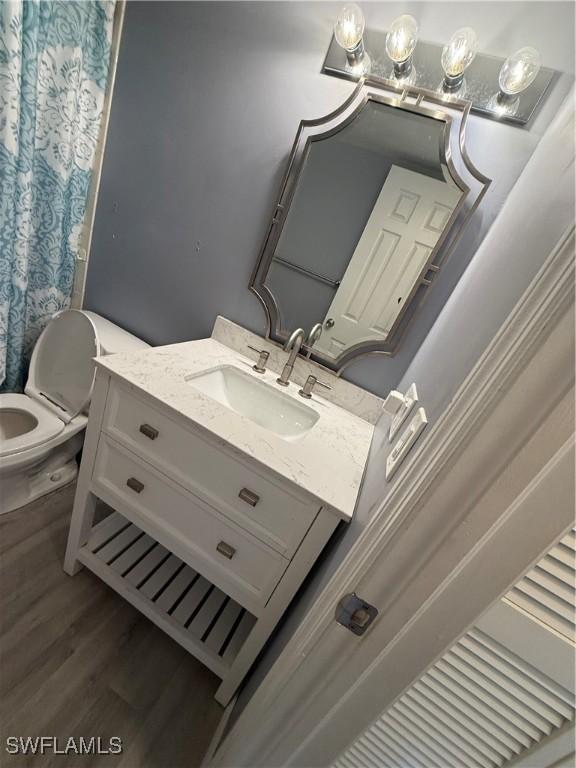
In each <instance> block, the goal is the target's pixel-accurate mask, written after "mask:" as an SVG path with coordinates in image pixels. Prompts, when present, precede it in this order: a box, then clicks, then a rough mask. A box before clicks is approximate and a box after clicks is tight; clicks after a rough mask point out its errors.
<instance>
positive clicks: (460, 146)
mask: <svg viewBox="0 0 576 768" xmlns="http://www.w3.org/2000/svg"><path fill="white" fill-rule="evenodd" d="M369 101H373V102H377V103H380V104H385V105H387V106H390V107H393V108H395V109H400V110H405V111H408V112H415V113H417V114H421V115H423V116H425V117H428V118H433V119H434V120H439V121H441V122H443V123H444V129H443V137H444V145H443V147H442V155H443V156H442V157H441V161H442V163H443V164H445V166H446V169H447V171H448V173H449V174H450V176H451V178H452V180H453V181H454V182H455V184H456V185H457V186H458V187H459V188H460V189H461V191H462V197H461V198H460V201H459V203H458V205H457V206H456V208H455V209H454V211H453V213H452V216H451V217H450V220H449V222H448V224H447V226H446V227H445V229H444V231H443V233H442V235H441V237H440V238H439V240H438V242H437V243H436V246H435V248H434V249H433V251H432V252H431V254H430V257H429V259H428V261H427V263H426V264H425V266H424V268H423V269H422V271H421V273H420V275H419V277H418V279H417V280H416V282H415V284H414V286H413V289H412V291H411V293H410V295H409V296H408V298H407V300H406V302H405V303H404V306H403V308H402V310H401V312H400V313H399V314H398V317H397V318H396V320H395V322H394V324H393V326H392V328H391V329H390V333H389V334H388V336H387V337H386V339H385V340H374V341H364V342H360V343H358V344H355V345H354V346H351V347H349V348H347V349H346V350H345V351H344V352H343V353H342V354H341V355H340V356H339V357H338V358H336V359H333V358H329V357H328V356H327V355H324V354H322V353H320V352H318V351H316V350H315V349H314V348H312V349H310V348H308V347H306V346H303V347H302V350H301V354H304V355H306V356H309V357H310V358H311V359H312V360H314V361H315V362H317V363H319V364H320V365H323V366H324V367H326V368H329V369H330V370H333V371H334V372H336V373H337V374H339V373H341V372H342V370H343V369H344V368H345V367H346V366H348V365H350V363H352V362H354V360H356V359H358V358H359V357H362V356H364V355H385V356H392V355H394V354H395V353H396V351H397V350H398V347H399V345H400V343H401V340H402V338H403V337H404V335H405V333H406V332H407V330H408V328H409V326H410V324H411V323H412V321H413V319H414V317H415V315H416V313H417V311H418V309H419V307H420V306H421V305H422V302H423V301H424V300H425V298H426V296H427V295H428V293H429V290H430V287H431V285H433V282H434V276H435V275H436V274H437V273H438V272H439V271H440V268H441V266H442V264H443V263H444V262H445V261H446V259H447V257H448V256H449V254H450V253H451V251H452V250H453V248H454V246H455V244H456V242H457V240H458V238H459V236H460V235H461V234H462V231H463V230H464V228H465V227H466V224H467V223H468V221H469V219H470V217H471V216H472V214H473V213H474V211H475V210H476V208H477V207H478V205H479V203H480V201H481V199H482V197H483V196H484V194H485V193H486V191H487V189H488V187H489V186H490V183H491V179H489V178H488V177H486V176H484V175H483V174H482V173H480V171H478V170H477V168H476V167H475V166H474V165H473V163H472V161H471V160H470V158H469V156H468V153H467V151H466V147H465V127H466V120H467V118H468V114H469V112H470V107H471V103H470V102H468V101H463V100H461V99H456V98H454V97H452V96H450V95H445V94H442V93H436V92H434V91H427V90H424V89H422V88H415V87H411V86H401V85H394V84H389V83H384V82H383V81H380V80H376V79H371V78H369V77H367V78H364V79H362V80H360V81H359V82H358V85H357V87H356V88H355V90H354V92H353V93H352V94H351V95H350V97H349V98H348V99H347V100H346V101H345V102H344V103H343V104H342V105H341V106H340V107H338V109H336V110H335V111H334V112H331V113H330V114H328V115H326V116H325V117H321V118H318V119H315V120H302V121H301V122H300V126H299V128H298V132H297V134H296V139H295V141H294V145H293V147H292V151H291V153H290V158H289V161H288V168H287V171H286V173H285V175H284V179H283V181H282V185H281V188H280V194H279V197H278V201H277V202H276V205H275V206H274V212H273V214H272V218H271V221H270V224H269V226H268V229H267V232H266V236H265V238H264V243H263V245H262V248H261V251H260V254H259V256H258V261H257V263H256V266H255V268H254V271H253V273H252V278H251V281H250V286H249V287H250V290H251V291H252V292H253V293H255V294H256V296H257V297H258V298H259V299H260V302H261V303H262V306H263V308H264V311H265V313H266V318H267V324H266V333H265V335H266V337H267V338H269V339H271V340H272V341H275V342H277V343H279V344H283V343H284V342H285V341H286V340H287V338H288V336H289V334H290V332H291V331H292V330H293V329H287V328H282V327H281V326H280V312H279V310H278V304H277V301H276V298H275V296H274V294H273V293H272V291H271V290H270V288H269V286H267V285H266V277H267V275H268V271H269V268H270V264H271V263H272V259H273V257H274V253H275V251H276V246H277V244H278V241H279V239H280V235H281V234H282V230H283V227H284V224H285V223H286V220H287V217H288V213H289V211H290V204H291V202H292V199H293V197H294V194H295V191H296V188H297V186H298V182H299V179H300V174H301V171H302V169H303V167H304V163H305V161H306V157H307V154H308V149H309V147H310V145H311V143H312V142H314V141H319V140H322V139H326V138H328V137H330V136H332V135H334V134H336V133H338V132H339V131H340V130H342V129H343V128H345V127H346V126H347V125H349V124H350V123H351V122H352V121H353V120H354V118H355V117H356V116H357V115H358V114H359V113H360V111H361V110H362V109H363V108H364V106H365V105H366V104H367V103H368V102H369Z"/></svg>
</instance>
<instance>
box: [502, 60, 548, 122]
mask: <svg viewBox="0 0 576 768" xmlns="http://www.w3.org/2000/svg"><path fill="white" fill-rule="evenodd" d="M539 71H540V54H539V53H538V51H537V50H536V48H531V47H530V46H526V47H525V48H520V49H519V50H518V51H515V52H514V53H513V54H512V55H511V56H508V58H507V59H506V61H505V62H504V64H503V65H502V68H501V70H500V74H499V76H498V85H499V86H500V91H499V93H497V94H496V95H495V96H493V97H492V99H491V105H492V107H493V109H494V111H495V112H496V113H498V114H501V115H514V114H516V112H517V110H518V105H519V104H520V94H521V93H522V91H525V90H526V88H528V86H529V85H532V83H533V82H534V80H535V79H536V77H537V75H538V72H539Z"/></svg>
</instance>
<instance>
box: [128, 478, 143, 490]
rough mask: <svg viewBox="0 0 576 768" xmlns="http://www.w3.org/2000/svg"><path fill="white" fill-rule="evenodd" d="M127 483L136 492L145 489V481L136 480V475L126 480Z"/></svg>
mask: <svg viewBox="0 0 576 768" xmlns="http://www.w3.org/2000/svg"><path fill="white" fill-rule="evenodd" d="M126 485H127V486H128V488H131V489H132V490H133V491H134V492H135V493H140V492H141V491H143V490H144V483H141V482H140V480H136V478H135V477H129V478H128V480H126Z"/></svg>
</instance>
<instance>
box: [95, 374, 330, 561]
mask: <svg viewBox="0 0 576 768" xmlns="http://www.w3.org/2000/svg"><path fill="white" fill-rule="evenodd" d="M103 429H104V431H105V432H106V433H107V434H109V435H111V436H112V437H113V438H114V439H115V440H117V441H119V442H121V443H123V444H124V445H126V446H127V447H128V448H130V449H131V450H133V451H135V452H136V453H137V454H138V455H140V456H142V457H143V458H145V459H147V460H148V461H150V462H151V463H152V464H154V466H156V467H158V468H159V469H161V470H162V471H163V472H165V473H166V474H167V475H168V476H170V477H172V478H173V479H174V480H176V481H177V482H178V483H181V484H182V485H184V486H185V487H186V488H188V489H190V490H191V491H192V492H193V493H194V494H197V495H199V496H201V497H202V498H203V499H204V500H205V501H207V502H208V503H209V504H211V505H212V506H215V507H217V509H218V510H219V511H220V512H222V513H223V514H224V515H226V517H228V518H230V519H232V520H234V522H236V523H238V524H239V525H241V526H242V527H243V528H245V529H246V530H248V531H250V533H252V534H253V535H254V536H256V537H257V538H259V539H260V540H261V541H263V542H265V543H267V544H269V545H270V546H271V547H272V548H273V549H275V550H276V551H277V552H279V553H280V554H282V555H284V556H286V557H292V555H293V554H294V552H295V551H296V549H297V547H298V545H299V544H300V542H301V541H302V539H303V538H304V536H305V535H306V531H307V530H308V528H309V526H310V525H311V523H312V521H313V520H314V518H315V517H316V515H317V513H318V510H319V506H318V504H317V503H315V502H314V501H313V500H312V499H310V498H309V497H307V496H305V495H303V494H299V493H298V492H297V491H296V490H295V489H292V488H291V487H290V486H287V485H282V486H280V485H279V484H277V483H276V482H270V480H268V479H267V478H265V477H264V476H263V475H262V474H261V473H260V472H256V471H254V470H253V469H252V468H249V467H248V466H247V465H246V464H245V463H244V462H242V461H239V460H237V459H236V458H233V457H232V456H231V455H230V454H229V453H227V452H226V451H225V450H224V449H223V448H221V447H220V446H217V445H215V444H213V443H212V442H210V441H209V440H207V439H205V438H204V437H201V436H200V435H199V434H198V433H196V432H194V431H193V430H192V429H190V428H189V427H188V426H184V425H183V424H180V423H179V422H177V421H176V420H175V419H173V418H172V417H171V416H169V415H168V414H167V413H165V412H164V411H162V410H161V409H159V408H157V407H155V406H154V405H152V404H151V403H150V402H149V401H148V400H147V399H144V398H141V397H139V396H137V395H135V394H134V393H133V392H132V391H130V390H128V389H126V388H124V387H121V386H118V385H117V384H115V383H112V386H111V388H110V392H109V395H108V403H107V407H106V414H105V417H104V426H103Z"/></svg>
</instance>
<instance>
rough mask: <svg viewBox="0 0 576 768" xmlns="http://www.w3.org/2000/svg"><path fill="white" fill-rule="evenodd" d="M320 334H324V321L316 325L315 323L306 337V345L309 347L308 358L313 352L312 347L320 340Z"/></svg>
mask: <svg viewBox="0 0 576 768" xmlns="http://www.w3.org/2000/svg"><path fill="white" fill-rule="evenodd" d="M320 336H322V323H316V325H313V326H312V328H311V329H310V333H309V334H308V338H307V339H306V346H307V347H308V352H307V354H306V357H307V358H308V359H310V355H311V354H312V347H313V346H314V344H315V343H316V342H317V341H318V339H319V338H320Z"/></svg>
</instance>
